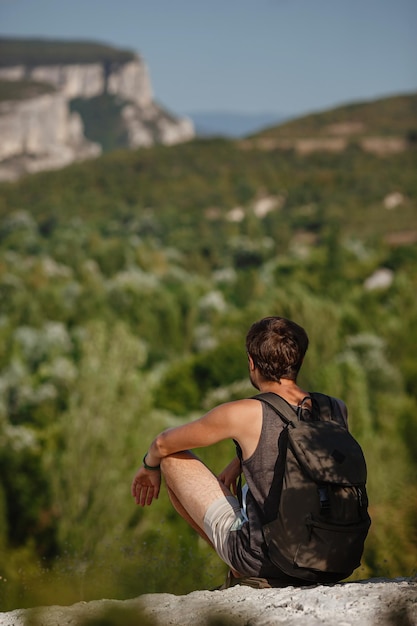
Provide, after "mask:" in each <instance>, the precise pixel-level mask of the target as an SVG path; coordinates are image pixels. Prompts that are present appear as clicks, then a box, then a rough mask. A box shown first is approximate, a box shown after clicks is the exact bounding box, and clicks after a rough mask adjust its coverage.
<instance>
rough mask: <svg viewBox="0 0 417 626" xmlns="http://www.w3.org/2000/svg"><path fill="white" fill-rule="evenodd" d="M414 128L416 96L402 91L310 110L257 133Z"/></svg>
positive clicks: (361, 133) (310, 134)
mask: <svg viewBox="0 0 417 626" xmlns="http://www.w3.org/2000/svg"><path fill="white" fill-rule="evenodd" d="M342 125H344V128H343V127H342ZM416 130H417V95H416V94H406V95H401V96H393V97H391V98H383V99H381V100H376V101H375V100H374V101H371V102H354V103H351V104H348V105H345V106H341V107H337V108H335V109H331V110H329V111H322V112H319V113H313V114H311V115H307V116H306V117H303V118H302V119H295V120H292V121H289V122H286V123H285V124H281V125H280V126H277V127H275V128H272V129H267V130H265V131H263V132H261V133H259V135H257V136H258V137H269V138H272V137H273V138H275V139H283V138H296V137H323V136H331V135H333V136H337V135H342V136H343V135H347V136H349V135H353V136H355V137H358V136H359V137H361V136H364V135H382V136H390V135H394V136H396V135H400V136H407V135H408V133H409V132H410V131H416Z"/></svg>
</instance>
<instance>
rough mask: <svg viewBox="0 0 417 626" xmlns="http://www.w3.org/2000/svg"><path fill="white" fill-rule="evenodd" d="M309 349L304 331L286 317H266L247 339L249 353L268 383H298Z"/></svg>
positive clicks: (249, 332)
mask: <svg viewBox="0 0 417 626" xmlns="http://www.w3.org/2000/svg"><path fill="white" fill-rule="evenodd" d="M307 348H308V336H307V333H306V331H305V330H304V328H302V327H301V326H299V325H298V324H296V323H295V322H292V321H291V320H288V319H285V317H264V318H263V319H261V320H259V321H258V322H255V323H254V324H252V326H251V327H250V329H249V331H248V334H247V335H246V351H247V353H248V355H249V356H250V357H251V358H252V360H253V362H254V365H255V367H257V368H258V370H259V372H260V374H261V375H262V377H263V378H264V379H265V380H271V381H272V380H273V381H276V382H279V381H280V379H281V378H288V379H289V380H296V379H297V375H298V372H299V370H300V367H301V364H302V362H303V359H304V355H305V353H306V352H307Z"/></svg>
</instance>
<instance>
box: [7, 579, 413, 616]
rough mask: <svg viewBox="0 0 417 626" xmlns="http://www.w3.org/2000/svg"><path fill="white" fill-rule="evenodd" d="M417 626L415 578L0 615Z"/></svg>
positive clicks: (235, 590)
mask: <svg viewBox="0 0 417 626" xmlns="http://www.w3.org/2000/svg"><path fill="white" fill-rule="evenodd" d="M28 624H30V625H31V626H62V625H63V624H72V625H73V626H87V625H90V626H91V625H92V624H96V625H98V624H108V626H122V625H123V626H127V625H128V624H131V625H133V624H135V625H137V626H139V625H140V626H195V625H196V624H200V625H201V626H214V625H215V624H217V625H219V626H220V625H221V626H241V625H243V624H247V625H249V624H250V626H279V625H281V626H334V625H335V624H339V626H417V583H416V580H415V579H410V578H409V579H407V578H402V579H400V578H398V579H394V580H387V579H374V580H365V581H361V582H356V583H340V584H338V585H327V586H323V585H317V586H315V587H314V586H313V587H305V588H298V589H297V588H294V587H286V588H284V589H259V590H258V589H252V588H250V587H244V586H237V587H232V588H230V589H226V590H225V591H195V592H193V593H190V594H188V595H185V596H174V595H172V594H168V593H159V594H149V595H144V596H140V597H139V598H135V599H132V600H125V601H120V600H97V601H93V602H80V603H78V604H73V605H72V606H67V607H63V606H52V607H43V608H38V609H32V610H31V609H26V610H16V611H11V612H10V613H0V626H27V625H28Z"/></svg>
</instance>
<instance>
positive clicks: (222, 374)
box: [0, 141, 417, 610]
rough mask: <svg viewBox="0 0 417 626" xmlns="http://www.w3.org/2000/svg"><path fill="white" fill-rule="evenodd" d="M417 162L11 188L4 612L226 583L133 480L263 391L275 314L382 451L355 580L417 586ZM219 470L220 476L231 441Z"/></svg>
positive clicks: (164, 155) (1, 526)
mask: <svg viewBox="0 0 417 626" xmlns="http://www.w3.org/2000/svg"><path fill="white" fill-rule="evenodd" d="M415 158H416V155H415V152H413V151H409V152H407V153H403V154H398V155H396V156H391V157H389V158H388V157H387V158H385V159H378V158H376V157H372V156H370V155H365V154H363V153H361V152H360V151H355V150H350V151H348V152H346V153H345V154H341V155H336V156H335V155H332V156H330V155H325V154H323V155H315V156H310V157H308V158H304V159H301V158H300V157H298V156H297V155H295V154H293V153H292V152H288V153H283V152H275V153H274V152H269V153H266V152H262V151H255V150H254V151H243V150H241V149H239V147H238V146H237V144H234V143H231V142H224V141H207V142H200V141H196V142H193V143H191V144H188V145H184V146H177V147H176V148H155V149H150V150H144V151H139V152H137V153H130V154H128V153H123V152H120V153H117V154H111V155H107V156H105V157H103V158H102V159H99V160H97V161H96V162H91V163H87V164H83V165H75V166H72V167H70V168H67V169H65V170H62V171H60V172H55V173H52V174H46V173H44V174H40V175H37V176H33V177H31V178H27V179H25V180H22V181H21V182H20V183H18V184H13V185H12V184H7V185H6V184H5V185H3V186H2V194H1V199H0V298H1V300H0V301H1V315H0V336H1V341H0V440H1V444H2V445H1V448H0V468H1V481H0V551H1V554H2V559H1V563H2V564H1V566H0V568H1V569H0V576H1V578H0V600H1V601H0V607H1V609H3V610H5V609H7V608H14V607H16V606H23V605H24V604H31V603H34V602H41V601H42V602H47V601H50V600H48V597H47V596H45V595H41V589H44V590H45V589H49V590H51V593H52V595H53V600H54V602H56V601H57V598H58V597H59V598H61V597H62V601H67V600H68V601H75V600H77V599H80V598H84V599H87V598H92V597H98V596H103V595H106V594H112V595H113V596H118V597H126V596H129V595H132V594H138V593H141V592H147V591H171V592H185V591H188V590H191V589H194V588H196V587H205V586H210V585H211V586H213V585H214V584H216V582H217V580H218V578H219V576H220V575H221V573H222V571H223V568H222V565H221V564H220V563H219V562H218V560H217V559H216V558H215V557H214V556H213V555H212V553H211V552H210V551H209V550H208V549H206V547H205V546H204V545H202V544H201V542H200V541H199V540H198V539H197V538H196V537H195V536H194V535H193V533H191V532H190V531H189V530H188V529H187V528H186V526H185V525H184V524H183V523H182V522H181V521H180V520H179V519H178V518H177V516H175V515H174V514H173V513H172V511H171V509H170V507H169V504H168V502H167V499H166V497H165V495H162V496H161V498H160V500H159V501H158V503H156V504H154V505H153V506H152V507H151V509H148V510H146V511H142V510H139V509H137V508H136V507H135V506H134V504H133V501H132V500H131V498H130V479H131V476H132V474H133V472H134V470H135V468H136V465H138V464H139V463H140V459H141V458H142V455H143V453H144V452H145V446H146V445H147V443H148V441H149V439H150V438H151V437H152V436H153V434H155V433H156V432H158V431H159V430H161V429H162V428H165V427H167V426H170V425H173V424H177V423H180V422H181V421H182V420H188V419H191V418H193V417H195V416H197V415H199V414H201V412H203V411H204V410H206V409H207V408H209V407H210V406H213V405H214V404H216V403H218V402H222V401H226V400H229V399H231V398H237V397H244V396H246V395H249V394H251V393H252V391H253V390H251V387H250V385H249V383H248V381H247V369H246V357H245V352H244V336H245V333H246V330H247V328H248V327H249V325H250V324H251V322H252V321H254V320H255V319H258V318H260V317H262V316H263V315H268V314H271V313H272V314H281V315H284V316H288V317H291V318H293V319H295V320H297V321H298V322H299V323H301V324H302V325H304V326H305V327H306V329H307V330H308V332H309V335H310V338H311V347H310V350H309V352H308V355H307V358H306V363H305V367H304V371H303V374H302V380H301V383H302V384H303V385H305V386H306V387H307V388H308V389H312V390H314V389H317V390H322V391H324V392H328V393H332V394H334V395H336V396H339V397H342V398H343V399H344V400H345V401H346V402H347V404H348V406H349V410H350V422H351V428H352V430H353V432H354V433H355V434H356V435H357V436H358V437H359V439H360V441H361V442H362V443H363V446H364V449H365V452H366V456H367V460H368V468H369V492H370V500H371V515H372V517H373V520H374V524H373V526H372V529H371V532H370V536H369V540H368V543H367V549H366V553H365V557H364V561H363V566H362V567H361V569H359V570H358V572H357V574H356V576H357V577H364V576H368V575H390V576H395V575H410V574H411V573H412V572H413V568H415V562H416V557H417V528H416V523H415V520H416V519H417V509H416V502H417V498H416V495H417V494H416V492H415V487H414V485H415V482H416V472H417V463H416V458H417V454H416V452H417V449H416V443H415V442H416V441H417V437H416V435H417V391H416V390H417V384H416V375H417V369H416V366H415V354H414V352H415V345H416V343H417V324H416V322H417V302H416V299H415V293H416V283H417V269H416V253H415V243H414V242H415V239H413V237H415V234H416V232H417V223H416V199H417V188H416V185H415V176H414V174H415ZM393 192H398V193H399V194H400V196H398V197H397V199H398V198H399V200H398V202H399V204H398V205H397V206H396V208H395V209H387V208H386V206H385V204H384V199H385V198H386V197H387V195H388V194H391V193H393ZM413 233H414V235H413ZM393 235H397V238H396V239H395V238H394V239H393V238H392V236H393ZM381 268H384V269H385V270H390V272H391V273H390V272H388V274H386V276H388V280H387V282H385V283H383V285H382V286H380V287H378V288H375V287H372V284H370V283H366V280H367V279H368V278H369V277H370V276H372V275H373V274H374V273H375V272H376V271H378V270H380V269H381ZM370 285H371V286H370ZM201 454H202V455H203V456H204V458H205V459H206V461H207V462H209V463H210V464H211V465H212V466H213V467H214V469H216V470H220V469H221V468H222V465H224V464H225V463H226V462H227V460H228V458H229V457H230V455H231V454H233V446H232V445H231V444H230V443H229V442H224V443H223V444H222V445H219V446H217V447H216V448H215V449H214V450H202V451H201ZM68 580H70V581H71V584H70V587H68V582H67V581H68ZM5 581H6V582H5ZM39 582H40V584H39ZM64 587H66V588H67V591H66V593H63V591H62V589H63V588H64ZM68 588H69V589H70V591H68Z"/></svg>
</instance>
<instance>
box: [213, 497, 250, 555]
mask: <svg viewBox="0 0 417 626" xmlns="http://www.w3.org/2000/svg"><path fill="white" fill-rule="evenodd" d="M247 521H248V518H247V516H246V513H245V511H244V509H241V508H240V504H239V501H238V499H237V498H235V497H233V496H225V497H224V498H219V499H218V500H215V501H214V502H213V503H212V504H211V505H210V506H209V508H208V509H207V511H206V514H205V516H204V531H205V533H206V535H207V536H208V538H209V539H210V541H211V542H212V544H213V546H214V549H215V550H216V552H217V554H218V555H219V557H220V558H221V559H222V561H224V562H225V563H227V565H229V566H230V567H232V565H231V563H230V561H229V556H228V554H229V551H228V541H229V535H230V533H231V532H234V531H236V530H239V529H240V528H242V526H243V524H245V523H246V522H247Z"/></svg>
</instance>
